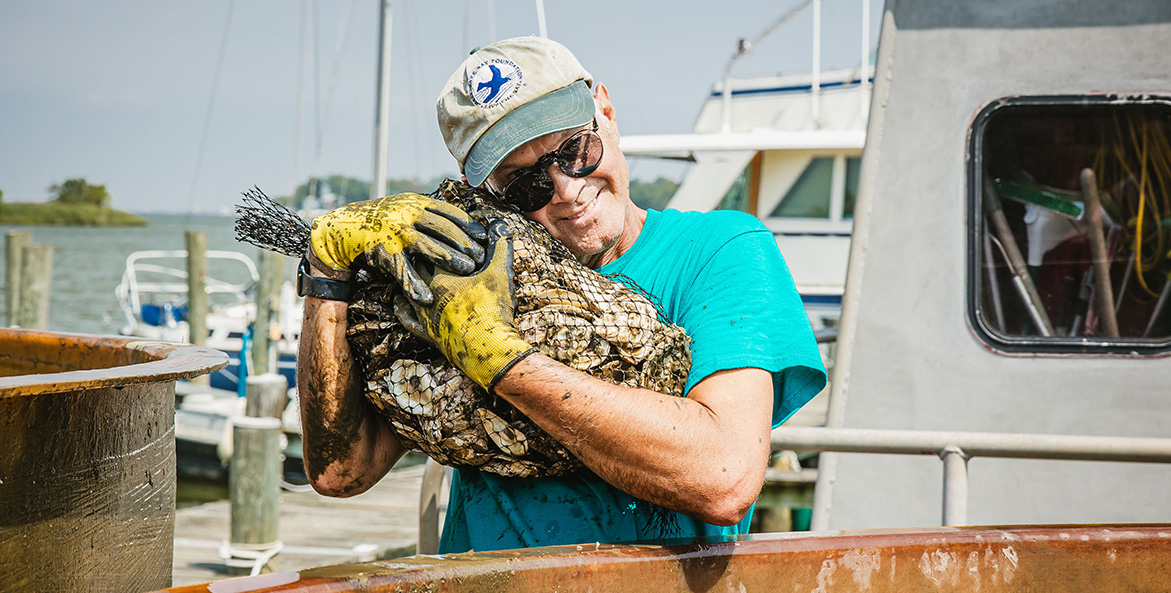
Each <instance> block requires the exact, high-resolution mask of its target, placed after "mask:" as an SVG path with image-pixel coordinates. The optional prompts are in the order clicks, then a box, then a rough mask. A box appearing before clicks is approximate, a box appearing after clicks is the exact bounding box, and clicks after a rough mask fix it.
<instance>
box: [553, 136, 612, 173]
mask: <svg viewBox="0 0 1171 593" xmlns="http://www.w3.org/2000/svg"><path fill="white" fill-rule="evenodd" d="M601 160H602V139H601V138H599V137H598V135H597V134H593V133H586V132H583V133H580V134H574V135H573V137H572V138H570V139H569V140H566V141H565V144H562V145H561V149H560V150H558V151H557V165H558V166H559V167H561V171H562V172H563V173H565V174H566V175H569V176H570V177H585V176H586V175H589V174H590V173H593V172H594V169H597V168H598V163H600V162H601Z"/></svg>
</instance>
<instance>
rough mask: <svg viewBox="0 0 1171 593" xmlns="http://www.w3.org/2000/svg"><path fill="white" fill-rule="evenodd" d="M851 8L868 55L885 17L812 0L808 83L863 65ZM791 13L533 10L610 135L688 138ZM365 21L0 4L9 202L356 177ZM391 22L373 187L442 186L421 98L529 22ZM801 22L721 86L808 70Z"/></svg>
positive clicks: (807, 23)
mask: <svg viewBox="0 0 1171 593" xmlns="http://www.w3.org/2000/svg"><path fill="white" fill-rule="evenodd" d="M864 1H866V2H870V6H871V9H870V16H871V18H870V21H871V24H870V30H871V34H870V40H871V44H872V45H873V44H875V43H876V42H877V38H878V23H879V22H880V20H881V7H882V2H881V0H823V8H822V18H823V29H822V39H823V44H822V67H823V69H830V68H848V67H854V66H856V65H857V64H858V62H859V60H860V51H861V50H860V40H861V26H862V25H861V15H862V2H864ZM800 3H801V0H724V1H717V2H706V1H705V2H699V1H692V0H680V1H675V2H652V1H649V0H577V1H573V2H569V1H565V0H545V17H546V22H547V28H548V35H549V37H551V38H552V39H555V40H557V41H560V42H561V43H564V44H565V45H567V46H568V47H569V48H570V49H571V50H572V51H573V52H574V53H575V54H576V55H577V57H578V58H579V59H580V60H581V62H582V64H583V65H584V66H585V67H586V69H588V70H589V71H590V72H591V74H593V76H594V78H595V80H598V81H601V82H604V83H605V84H606V86H607V87H608V88H609V89H610V93H611V98H612V99H613V100H614V104H615V106H616V108H617V112H618V125H619V129H620V131H621V132H622V133H623V134H624V135H625V134H663V133H684V132H688V131H690V130H691V127H692V125H693V124H694V123H695V118H696V116H697V115H698V113H699V109H700V106H701V104H702V102H703V101H704V98H705V96H706V94H707V93H708V92H709V91H710V89H711V85H712V83H713V82H715V81H716V80H717V79H719V78H720V77H722V75H723V70H724V68H725V66H726V64H727V63H728V60H729V58H730V57H731V56H732V53H733V51H734V50H735V48H736V44H737V41H738V39H740V38H749V39H752V38H755V37H757V36H758V35H759V34H761V33H763V32H764V30H765V29H767V28H768V26H769V25H770V24H772V23H773V22H775V21H776V19H778V18H779V17H780V16H781V15H782V14H784V13H786V12H788V10H789V9H790V8H791V7H794V6H796V5H798V4H800ZM314 12H315V13H316V14H315V16H313V17H312V18H308V19H307V18H305V15H307V14H310V13H314ZM378 12H379V2H378V1H377V0H319V1H309V0H302V1H300V2H298V1H296V0H198V1H194V2H192V1H188V2H176V1H164V0H102V1H100V2H95V1H92V0H36V1H33V0H0V190H3V192H4V200H5V201H8V202H24V201H29V202H35V201H44V200H45V199H47V197H48V194H47V188H48V187H49V186H50V185H52V184H54V183H60V182H61V181H64V180H65V179H69V178H74V177H84V178H86V180H88V181H89V182H90V183H94V184H102V185H105V186H106V187H107V189H108V190H109V191H110V193H111V195H112V196H113V198H114V206H115V207H116V208H119V209H122V210H130V211H135V212H151V211H154V212H161V211H168V212H219V211H226V210H228V209H229V208H230V207H231V205H232V204H234V203H236V201H237V200H238V197H239V193H240V192H241V191H243V190H244V189H247V188H249V187H251V186H252V185H259V186H260V187H261V188H262V189H264V190H266V191H267V192H268V193H269V194H270V195H284V194H288V193H290V191H291V189H292V187H293V186H294V183H299V182H303V181H304V180H305V179H306V178H308V176H309V175H310V174H311V173H313V172H316V173H317V174H320V175H329V174H334V173H339V174H343V175H348V176H352V177H358V178H361V179H370V177H371V176H372V146H373V121H374V97H375V92H374V87H375V77H376V63H377V62H376V60H377V39H378ZM393 16H394V22H393V34H392V41H393V43H392V60H391V120H390V135H391V139H390V144H391V148H390V153H389V165H388V175H389V176H390V177H407V178H420V179H423V178H430V177H432V176H435V175H440V174H451V175H454V174H455V173H456V165H455V161H454V159H452V157H451V155H450V154H448V153H447V150H446V148H445V147H444V145H443V141H442V138H441V137H440V135H439V129H438V126H437V124H436V122H435V110H434V104H435V97H436V96H437V94H438V92H439V89H440V87H441V86H442V84H443V82H444V81H446V79H447V77H448V76H450V74H451V72H452V71H454V69H455V68H456V67H457V66H458V65H459V64H460V62H461V61H462V60H463V58H464V56H466V55H467V52H468V50H469V49H471V48H472V47H475V46H479V45H485V44H487V43H490V42H491V41H492V40H493V39H503V38H506V37H513V36H518V35H529V34H536V33H537V32H538V20H537V11H536V4H535V2H533V1H532V0H494V1H488V0H397V1H396V2H394V12H393ZM493 17H494V18H493ZM811 22H812V18H811V10H810V9H808V8H807V9H805V10H804V11H803V12H802V14H801V15H800V16H798V17H797V18H796V19H795V20H794V21H793V22H791V23H790V24H789V25H788V26H786V27H785V28H784V29H782V30H781V31H780V32H779V33H778V34H776V35H774V36H773V37H772V38H770V39H769V40H768V41H766V42H765V43H763V44H761V45H760V46H759V48H758V49H757V50H756V51H755V53H753V54H752V55H751V56H750V57H749V58H748V59H746V60H744V61H743V62H741V64H739V65H738V66H737V69H736V70H735V71H734V74H735V75H736V76H738V77H748V76H753V75H764V74H778V73H783V74H793V73H804V72H808V71H809V69H810V64H811V51H810V47H811ZM303 23H305V25H304V26H305V27H307V30H308V31H309V32H310V33H309V35H303V34H302V27H303ZM312 24H316V27H315V31H314V28H313V27H312V26H311V25H312ZM225 25H226V26H225ZM225 31H226V36H225ZM493 33H494V36H493ZM306 37H308V38H309V42H308V43H305V42H303V39H304V38H306ZM314 39H315V40H316V41H315V53H316V56H317V58H316V60H314V59H313V57H312V56H313V55H314V48H313V40H314ZM221 47H222V48H223V61H222V66H221V67H220V69H219V76H218V80H217V76H216V72H217V61H218V58H219V56H220V55H221ZM339 47H340V51H339ZM335 56H340V57H336V58H335ZM302 65H303V66H302ZM299 80H300V81H301V86H300V88H301V89H302V90H301V91H300V94H301V95H302V96H303V103H302V116H301V118H300V122H301V123H300V125H298V124H297V122H298V117H297V111H298V109H297V105H298V95H299V90H298V89H299V86H298V81H299ZM331 89H332V90H331ZM209 113H210V117H209ZM205 130H206V133H205ZM319 135H320V148H319V149H318V148H317V139H318V137H319ZM201 146H203V150H202V158H201V151H200V147H201ZM315 154H316V155H319V156H315ZM672 171H678V169H672V168H671V167H664V166H661V165H656V164H655V163H653V162H646V161H644V160H640V161H639V163H637V164H635V165H633V168H632V174H633V176H634V177H636V178H653V177H654V176H657V175H658V174H661V173H663V172H666V173H668V174H671V172H672Z"/></svg>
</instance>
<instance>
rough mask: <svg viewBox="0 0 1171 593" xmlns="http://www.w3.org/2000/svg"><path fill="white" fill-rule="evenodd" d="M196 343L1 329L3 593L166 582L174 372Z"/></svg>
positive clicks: (198, 351) (202, 353) (193, 358)
mask: <svg viewBox="0 0 1171 593" xmlns="http://www.w3.org/2000/svg"><path fill="white" fill-rule="evenodd" d="M226 364H227V356H226V355H225V354H224V353H222V352H218V351H216V350H212V349H209V348H204V347H198V346H186V345H178V344H166V343H161V342H145V341H142V340H137V339H129V338H119V337H109V336H89V335H79V334H64V333H53V332H38V331H28V330H16V329H0V591H146V590H150V589H157V588H160V587H167V586H169V585H170V583H171V562H172V553H173V552H172V550H173V538H174V527H175V383H174V382H175V381H176V380H178V379H186V378H190V377H195V376H198V375H203V374H206V373H209V372H213V371H215V370H217V369H220V368H223V367H224V366H225V365H226Z"/></svg>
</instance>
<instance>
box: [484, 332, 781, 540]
mask: <svg viewBox="0 0 1171 593" xmlns="http://www.w3.org/2000/svg"><path fill="white" fill-rule="evenodd" d="M496 393H497V394H499V395H501V396H502V397H504V398H505V399H507V400H508V401H509V402H510V403H512V404H513V405H515V406H516V407H517V408H518V409H519V410H520V411H521V412H523V413H524V414H525V415H526V416H528V417H529V418H531V419H532V420H533V421H534V422H536V423H537V424H538V425H539V426H540V427H541V428H543V429H545V431H547V432H548V433H549V434H550V435H552V436H553V437H554V438H556V439H558V440H559V441H561V442H562V443H563V444H565V446H566V447H567V448H569V449H570V451H572V452H573V453H574V454H575V455H577V457H578V458H579V459H581V460H582V462H584V463H585V464H586V465H587V466H588V467H589V468H590V469H591V470H593V471H594V472H595V473H597V474H598V475H599V476H601V477H602V478H603V479H604V480H606V481H607V482H609V483H610V484H612V485H614V486H615V487H617V488H619V489H620V490H623V491H625V492H627V493H629V494H631V495H633V496H636V497H638V498H641V499H644V500H648V501H650V502H653V503H656V504H658V505H660V506H663V507H666V508H669V509H672V510H676V511H679V512H681V513H684V514H687V515H690V516H692V517H695V518H697V519H700V520H702V521H705V522H707V523H712V524H716V525H732V524H735V523H737V522H739V521H740V520H741V519H742V518H743V517H744V515H745V514H746V513H747V512H748V509H749V508H750V507H751V505H752V503H753V502H754V501H755V500H756V497H757V496H758V495H759V494H760V488H761V485H762V484H763V481H764V471H765V468H766V466H767V463H768V455H769V429H770V425H771V417H772V397H773V395H772V377H771V375H770V374H769V373H768V372H767V371H764V370H761V369H756V368H744V369H734V370H725V371H720V372H717V373H715V374H713V375H711V376H709V377H707V378H705V379H704V380H703V381H701V382H700V383H699V384H697V385H696V386H695V387H694V388H693V389H692V391H691V393H690V394H689V396H688V397H687V398H679V397H672V396H668V395H664V394H661V393H656V392H654V391H649V390H646V389H631V388H627V387H621V386H617V385H611V384H609V383H606V382H604V381H601V380H598V379H594V378H592V377H590V376H588V375H585V374H584V373H581V372H579V371H576V370H574V369H571V368H569V367H567V366H565V365H563V364H561V363H559V362H557V361H555V360H553V359H551V358H548V357H546V356H543V355H541V354H533V355H530V356H528V357H526V358H524V359H523V360H521V361H520V362H518V363H517V364H516V365H515V366H514V367H512V368H511V369H510V370H509V371H508V372H507V373H506V374H505V375H504V377H502V378H501V380H500V381H499V382H498V383H497V385H496Z"/></svg>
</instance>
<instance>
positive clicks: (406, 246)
mask: <svg viewBox="0 0 1171 593" xmlns="http://www.w3.org/2000/svg"><path fill="white" fill-rule="evenodd" d="M437 107H438V112H439V124H440V128H441V130H442V132H443V135H444V140H445V141H446V142H447V146H448V148H449V150H450V151H451V153H452V155H453V156H454V157H455V158H456V160H457V161H458V163H459V165H460V168H461V170H462V172H463V175H464V178H465V180H466V181H467V182H468V183H470V184H471V185H475V186H481V187H484V188H485V189H487V190H489V191H491V192H493V193H494V194H496V195H497V196H501V197H502V199H503V201H505V202H507V203H510V204H513V205H514V206H516V207H517V208H518V209H519V210H521V211H523V212H525V216H526V217H527V218H529V219H530V220H533V221H536V222H538V223H540V224H541V225H542V226H544V227H545V228H546V229H547V230H548V231H549V232H550V234H552V235H553V237H554V238H556V239H558V240H559V241H561V242H562V243H564V244H565V245H566V246H567V247H568V248H569V250H570V251H571V252H572V253H573V254H574V255H575V256H576V257H577V258H578V259H579V260H580V261H581V262H583V263H584V264H585V265H587V266H589V267H591V268H594V269H596V270H597V271H598V272H600V273H603V274H622V275H624V276H626V277H627V278H630V279H632V280H633V281H634V282H635V283H637V284H638V285H639V286H640V287H641V288H642V289H643V290H645V291H646V292H648V293H649V294H651V295H653V296H654V297H655V298H656V300H657V301H658V302H659V303H660V304H661V305H662V307H663V309H664V314H665V315H666V316H667V318H668V319H669V320H670V321H671V322H673V323H676V324H679V325H681V326H682V327H683V328H684V329H685V330H686V331H687V333H688V335H689V336H690V337H691V338H692V340H693V343H692V356H693V358H692V368H691V372H690V375H689V377H688V382H687V386H686V390H687V394H686V397H685V398H676V397H671V396H668V395H665V394H660V393H655V392H653V391H649V390H644V389H633V388H627V387H622V386H617V385H611V384H609V383H606V382H603V381H601V380H598V379H594V378H593V377H590V376H588V375H586V374H584V373H582V372H579V371H576V370H574V369H571V368H569V367H567V366H565V365H563V364H561V363H559V362H557V361H555V360H553V359H551V358H549V357H547V356H544V355H543V354H541V353H539V352H538V351H535V349H534V348H532V346H531V345H529V344H527V343H524V341H523V340H521V339H520V336H519V335H518V334H517V332H516V331H515V329H513V328H512V326H511V323H510V320H511V315H512V311H511V306H512V305H511V303H512V295H511V292H510V291H511V287H510V277H509V276H510V274H509V272H508V269H509V268H508V265H507V264H508V263H509V262H510V261H511V260H510V258H511V250H510V243H509V241H508V239H507V237H504V236H501V235H500V234H499V233H497V232H496V231H495V230H493V231H491V232H487V233H486V232H485V229H482V228H479V227H478V225H475V224H473V223H469V222H468V219H467V218H466V215H465V216H460V213H458V211H457V212H449V211H446V210H442V208H443V206H434V205H425V206H420V205H418V204H416V205H414V206H410V207H408V206H402V207H398V206H396V207H395V208H394V210H395V214H394V215H393V217H394V220H396V221H397V223H396V224H398V225H399V226H398V227H396V228H406V227H411V228H419V226H418V225H415V223H414V221H416V220H426V221H429V222H426V223H424V224H423V226H424V227H426V225H428V224H430V225H431V226H430V227H427V228H431V229H432V230H431V231H429V232H428V233H424V234H426V235H427V236H428V237H439V238H440V239H441V240H440V241H438V243H437V245H430V246H428V247H413V246H412V245H414V243H413V242H412V241H411V240H408V241H405V242H404V241H400V240H398V239H397V237H398V235H395V237H396V238H391V239H387V240H383V239H379V238H377V237H363V238H361V239H359V240H356V241H355V240H354V239H353V236H352V235H346V236H345V237H341V236H339V235H338V234H336V233H334V234H331V233H330V232H325V231H323V230H319V229H318V227H322V228H324V225H325V224H326V223H331V224H336V225H338V226H340V227H342V228H356V227H358V226H361V224H362V223H361V222H360V221H361V220H362V217H360V216H353V215H344V216H339V217H335V218H333V219H331V220H320V219H319V221H315V224H314V226H315V230H314V242H313V251H316V252H317V255H318V256H320V255H321V253H320V252H324V251H330V248H329V245H330V244H343V245H353V244H358V245H359V247H357V248H351V249H349V251H350V252H352V253H357V252H366V253H369V252H370V251H372V250H373V251H378V250H381V252H396V253H401V252H402V251H403V250H408V251H410V250H412V249H414V250H415V253H417V254H423V253H426V254H427V257H428V258H429V259H432V261H435V262H437V263H438V264H439V265H440V267H442V268H445V269H447V270H449V272H444V271H439V272H437V273H436V276H435V277H434V278H433V279H431V280H426V281H425V280H423V279H422V278H419V277H418V275H417V273H413V272H411V271H406V270H404V275H407V276H411V275H412V274H413V277H412V278H408V279H407V280H406V281H404V285H405V286H407V287H408V293H410V288H409V287H411V286H414V287H415V290H414V294H413V295H412V299H413V301H414V303H413V305H412V307H413V309H414V313H415V314H416V316H417V317H415V318H414V320H415V321H421V323H422V325H423V326H425V327H426V329H427V331H428V333H429V334H430V335H431V336H432V338H434V340H435V342H436V343H437V344H438V345H439V346H440V348H441V349H442V350H444V352H445V353H446V354H447V355H448V358H449V360H451V361H452V362H453V363H454V364H456V365H457V366H459V367H460V368H461V369H462V370H464V371H465V372H466V373H467V374H468V376H469V377H472V378H473V379H474V380H476V381H477V382H479V383H480V384H481V385H482V386H484V387H485V388H487V389H490V390H491V391H493V392H494V393H495V394H497V395H498V396H500V397H503V398H504V399H505V400H507V401H508V402H510V403H511V404H513V405H514V406H516V408H517V409H519V410H520V411H521V412H522V413H524V414H525V415H526V416H528V417H529V418H530V419H532V420H533V421H534V422H535V423H536V424H537V425H539V426H540V427H541V428H543V429H544V430H545V431H546V432H548V433H549V434H550V435H552V436H553V437H554V438H556V439H558V440H559V441H560V442H561V443H563V444H564V445H565V446H566V447H567V448H568V449H569V450H571V451H572V452H573V453H574V454H575V455H576V456H577V457H578V458H579V459H580V460H581V461H582V462H583V463H584V464H585V465H586V466H587V467H588V468H589V469H590V470H591V471H589V472H582V473H581V474H579V475H573V476H568V477H566V478H540V479H535V478H534V479H523V478H504V477H501V476H497V475H494V474H488V473H484V472H479V471H476V470H462V471H457V472H456V473H455V478H454V480H453V487H452V498H451V502H450V504H449V508H448V514H447V518H446V522H445V526H444V533H443V537H442V541H441V545H440V550H441V551H442V552H459V551H465V550H469V549H475V550H491V549H506V548H515V547H526V546H536V545H551V544H564V543H580V542H594V541H603V542H614V541H635V540H643V541H645V540H659V541H661V540H663V539H665V538H671V537H694V536H705V535H708V536H714V535H728V534H735V533H744V532H746V531H747V527H748V522H749V519H750V516H751V509H752V505H753V503H754V501H755V500H756V497H757V495H758V494H759V492H760V488H761V485H762V483H763V478H764V471H765V468H766V466H767V461H768V456H769V431H770V429H771V428H772V427H774V426H776V425H778V424H780V423H781V422H782V421H783V420H784V419H785V418H787V417H788V416H789V415H791V414H792V413H793V412H794V411H796V409H798V408H800V407H801V406H802V405H804V404H805V403H806V402H807V401H808V400H809V399H810V398H812V397H813V395H815V394H816V393H817V392H818V391H820V390H821V388H822V387H823V386H824V385H825V371H824V370H823V368H822V365H821V359H820V356H819V355H818V351H817V348H816V345H815V343H814V341H813V336H812V330H811V329H810V326H809V321H808V319H807V317H806V316H805V313H804V310H803V309H802V307H801V302H800V298H799V296H798V295H797V293H796V290H795V288H794V287H793V283H792V280H791V278H790V277H789V273H788V270H787V268H786V267H785V265H784V262H783V260H782V259H781V256H780V254H779V253H778V252H777V248H776V243H775V241H774V240H773V237H772V234H771V233H770V232H769V231H768V230H767V229H766V228H765V227H764V226H763V225H762V224H760V222H759V221H758V220H756V219H755V218H753V217H751V216H748V215H745V214H742V213H737V212H713V213H706V214H701V213H693V212H689V213H680V212H676V211H665V212H656V211H647V210H643V209H641V208H639V207H637V206H635V205H634V203H633V202H631V201H630V196H629V175H628V171H627V167H626V161H625V158H624V157H623V155H622V153H621V151H620V150H619V149H618V140H619V134H618V125H617V116H616V112H615V109H614V106H613V104H612V103H611V101H610V96H609V91H608V90H607V89H606V87H605V86H604V85H602V84H596V85H595V84H594V82H593V79H592V77H591V76H590V75H589V73H588V72H586V70H585V69H584V68H582V66H581V65H580V63H578V61H577V59H576V58H575V57H574V56H573V55H572V54H571V53H570V52H569V50H567V49H566V48H565V47H563V46H561V45H560V44H557V43H555V42H552V41H549V40H546V39H541V38H536V37H526V38H517V39H509V40H505V41H501V42H497V43H494V44H492V45H489V46H487V47H484V48H481V49H479V50H477V51H475V52H474V53H473V54H472V55H471V56H470V57H469V58H468V59H467V60H466V61H465V62H464V64H463V65H462V66H461V67H460V68H459V69H458V70H457V71H456V72H455V73H454V74H453V75H452V77H451V79H450V80H448V82H447V84H446V85H445V87H444V89H443V92H442V93H441V95H440V97H439V100H438V106H437ZM402 212H408V214H402ZM439 219H442V221H443V222H439ZM432 223H435V224H432ZM441 227H442V228H441ZM485 235H487V236H488V239H489V241H488V243H489V246H488V251H487V253H486V254H484V253H480V252H478V251H476V250H475V247H474V246H475V243H476V241H475V240H474V239H475V238H479V237H482V236H485ZM429 241H431V240H430V239H425V240H424V241H423V242H424V243H427V242H429ZM386 245H389V247H386ZM396 250H397V251H396ZM343 251H344V250H343ZM399 257H400V259H402V258H401V256H399ZM310 259H311V261H313V263H314V264H315V269H316V274H318V275H333V276H334V277H339V276H340V275H341V274H344V272H340V270H343V269H344V268H345V267H346V264H348V263H349V262H348V261H345V259H346V258H345V257H343V258H341V259H340V260H330V261H326V259H327V258H320V257H317V258H313V257H311V258H310ZM383 259H384V260H386V261H387V262H388V263H387V265H386V267H387V268H389V269H396V267H397V268H402V267H403V266H402V265H401V264H394V263H392V262H391V260H392V259H393V256H386V257H383ZM480 260H487V263H485V264H483V265H482V266H480V270H479V271H476V272H475V273H474V274H471V275H468V276H464V275H463V274H467V273H468V272H469V268H471V267H475V266H474V264H473V262H479V261H480ZM331 262H332V263H331ZM319 264H320V265H319ZM406 267H409V266H406ZM327 268H333V270H330V269H327ZM402 279H403V277H402V276H400V280H402ZM502 279H503V280H502ZM408 316H409V314H408ZM485 320H486V321H485ZM344 327H345V304H344V303H341V302H330V301H322V300H318V299H313V298H310V299H307V301H306V322H305V329H304V330H303V333H302V335H301V345H302V359H301V368H302V369H303V372H302V376H304V377H305V379H304V380H301V379H299V383H300V384H301V385H303V386H305V389H303V395H302V400H301V401H302V406H303V408H304V410H305V411H304V414H305V422H304V429H305V435H306V440H305V443H306V452H305V458H306V463H307V466H308V468H309V473H310V477H311V479H312V480H313V483H314V486H315V487H316V488H317V489H318V490H319V491H321V492H324V493H327V494H333V495H339V496H346V495H351V494H356V493H358V492H361V491H363V490H365V489H366V488H368V487H370V486H371V485H372V484H373V483H374V482H376V481H377V480H378V479H379V478H381V477H382V476H383V475H384V474H385V473H386V471H388V470H389V469H390V467H391V466H392V465H393V464H394V462H395V461H396V460H397V459H398V458H399V457H400V456H401V455H402V454H403V450H402V446H401V444H400V443H399V442H398V441H397V439H396V438H395V437H394V435H393V433H391V431H390V428H389V426H388V425H387V424H386V423H385V422H384V421H382V420H381V419H380V418H378V417H377V416H376V415H375V414H374V413H373V412H371V411H370V409H369V408H367V407H365V404H364V402H363V401H361V396H360V390H359V389H358V387H357V384H358V380H357V378H356V377H354V374H355V373H354V372H353V369H352V365H351V362H350V358H349V353H348V348H347V347H346V345H345V334H344ZM355 427H357V428H355ZM648 503H650V504H648ZM656 507H661V508H665V509H669V510H671V511H675V512H676V513H674V514H672V515H671V519H670V520H668V521H665V522H664V521H663V520H662V519H663V513H661V512H659V510H656ZM660 510H661V509H660Z"/></svg>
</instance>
